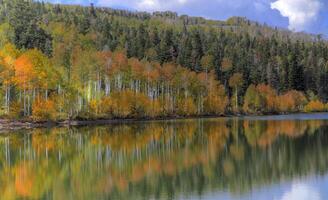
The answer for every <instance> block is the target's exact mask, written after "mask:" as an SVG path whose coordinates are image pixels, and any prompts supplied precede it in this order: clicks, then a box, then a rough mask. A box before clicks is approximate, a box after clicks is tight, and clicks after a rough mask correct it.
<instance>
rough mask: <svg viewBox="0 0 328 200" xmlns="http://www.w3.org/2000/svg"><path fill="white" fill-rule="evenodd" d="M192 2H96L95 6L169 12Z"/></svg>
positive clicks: (172, 0)
mask: <svg viewBox="0 0 328 200" xmlns="http://www.w3.org/2000/svg"><path fill="white" fill-rule="evenodd" d="M190 1H192V0H98V1H97V5H102V6H118V5H120V6H123V7H129V8H135V9H136V10H142V11H155V10H170V9H174V8H177V7H179V6H183V5H185V4H187V3H188V2H190Z"/></svg>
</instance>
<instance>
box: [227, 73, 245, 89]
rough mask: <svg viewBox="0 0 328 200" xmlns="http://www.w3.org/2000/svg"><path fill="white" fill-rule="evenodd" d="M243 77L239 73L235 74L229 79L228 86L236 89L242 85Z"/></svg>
mask: <svg viewBox="0 0 328 200" xmlns="http://www.w3.org/2000/svg"><path fill="white" fill-rule="evenodd" d="M243 81H244V80H243V75H242V74H241V73H235V74H233V75H232V76H231V78H230V79H229V86H230V87H232V88H237V87H240V86H242V85H243Z"/></svg>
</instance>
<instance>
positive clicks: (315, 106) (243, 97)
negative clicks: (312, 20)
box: [0, 0, 328, 120]
mask: <svg viewBox="0 0 328 200" xmlns="http://www.w3.org/2000/svg"><path fill="white" fill-rule="evenodd" d="M0 3H1V6H0V23H1V25H0V48H1V52H0V57H1V63H0V64H1V69H0V71H1V74H2V79H1V87H2V91H1V99H3V103H2V104H1V105H2V111H1V112H2V115H3V116H6V117H13V118H32V119H34V120H44V119H67V118H83V119H86V118H87V119H89V118H95V119H96V118H140V117H151V118H156V117H163V116H196V115H222V114H225V113H242V112H244V113H279V112H297V111H301V110H304V109H305V110H306V111H317V110H320V111H321V110H325V109H326V106H325V105H324V103H326V102H327V101H328V85H327V84H326V83H327V80H328V79H327V78H328V44H327V42H326V41H325V40H324V39H322V38H321V37H320V36H316V35H309V34H305V33H292V32H290V31H287V30H283V29H278V28H271V27H268V26H266V25H261V24H258V23H256V22H252V21H250V20H247V19H245V18H240V17H233V18H230V19H228V20H227V21H216V20H207V19H204V18H201V17H189V16H186V15H182V16H179V15H178V14H176V13H174V12H154V13H152V14H151V13H145V12H131V11H124V10H115V9H110V8H98V7H94V6H93V5H90V6H89V7H82V6H71V5H54V4H48V3H40V2H34V1H23V0H11V1H9V0H2V1H0Z"/></svg>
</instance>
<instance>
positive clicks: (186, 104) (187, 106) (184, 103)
mask: <svg viewBox="0 0 328 200" xmlns="http://www.w3.org/2000/svg"><path fill="white" fill-rule="evenodd" d="M177 110H178V114H179V115H180V116H193V115H196V114H197V107H196V105H195V103H194V100H193V99H192V98H190V97H188V98H184V99H180V100H179V102H178V108H177Z"/></svg>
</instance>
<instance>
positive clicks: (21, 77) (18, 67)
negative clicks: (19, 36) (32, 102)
mask: <svg viewBox="0 0 328 200" xmlns="http://www.w3.org/2000/svg"><path fill="white" fill-rule="evenodd" d="M35 75H36V72H35V70H34V67H33V63H32V61H31V59H30V58H29V57H28V56H27V55H22V56H20V57H19V58H18V59H17V60H16V62H15V79H14V80H15V83H16V84H17V85H18V87H19V88H21V89H31V84H30V83H31V82H32V80H33V77H35Z"/></svg>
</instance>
